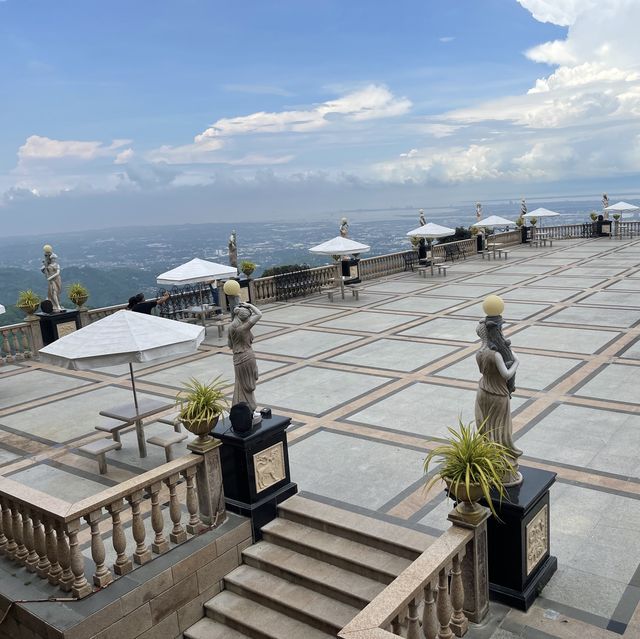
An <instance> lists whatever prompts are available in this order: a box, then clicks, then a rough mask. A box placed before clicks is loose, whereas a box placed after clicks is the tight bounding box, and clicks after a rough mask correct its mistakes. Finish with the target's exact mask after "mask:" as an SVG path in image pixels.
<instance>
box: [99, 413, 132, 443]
mask: <svg viewBox="0 0 640 639" xmlns="http://www.w3.org/2000/svg"><path fill="white" fill-rule="evenodd" d="M129 426H131V422H121V421H117V420H115V419H114V420H112V421H111V422H107V423H106V424H99V425H98V426H94V428H95V429H96V430H101V431H102V432H103V433H109V435H111V438H112V440H113V441H114V442H120V431H121V430H124V429H125V428H128V427H129Z"/></svg>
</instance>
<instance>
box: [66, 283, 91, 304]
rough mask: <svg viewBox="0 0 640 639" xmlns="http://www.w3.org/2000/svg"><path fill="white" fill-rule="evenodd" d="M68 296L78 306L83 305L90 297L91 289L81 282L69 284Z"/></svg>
mask: <svg viewBox="0 0 640 639" xmlns="http://www.w3.org/2000/svg"><path fill="white" fill-rule="evenodd" d="M67 297H68V298H69V299H70V300H71V301H72V302H73V303H74V304H75V305H76V306H77V307H78V308H80V307H82V306H84V305H85V304H86V302H87V300H88V299H89V290H88V289H87V287H86V286H83V285H82V284H80V282H74V283H73V284H69V287H68V288H67Z"/></svg>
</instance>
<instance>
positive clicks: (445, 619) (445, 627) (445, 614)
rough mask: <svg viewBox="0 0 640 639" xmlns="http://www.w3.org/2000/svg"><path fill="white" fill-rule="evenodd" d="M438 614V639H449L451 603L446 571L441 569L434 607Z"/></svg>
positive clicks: (450, 635) (451, 634) (451, 633)
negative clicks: (436, 601) (436, 600)
mask: <svg viewBox="0 0 640 639" xmlns="http://www.w3.org/2000/svg"><path fill="white" fill-rule="evenodd" d="M436 612H437V614H438V625H439V626H440V628H439V630H438V639H451V637H453V632H451V628H450V627H449V623H450V622H451V601H450V599H449V580H448V578H447V570H446V568H443V569H442V570H441V571H440V574H439V575H438V603H437V605H436Z"/></svg>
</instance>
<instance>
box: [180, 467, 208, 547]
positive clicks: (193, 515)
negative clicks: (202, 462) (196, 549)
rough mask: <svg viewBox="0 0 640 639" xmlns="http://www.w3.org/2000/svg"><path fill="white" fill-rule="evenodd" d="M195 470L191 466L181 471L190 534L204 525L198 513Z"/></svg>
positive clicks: (195, 532) (197, 531) (198, 530)
mask: <svg viewBox="0 0 640 639" xmlns="http://www.w3.org/2000/svg"><path fill="white" fill-rule="evenodd" d="M196 472H197V470H196V469H195V468H193V466H192V467H190V468H187V469H185V470H183V471H182V476H183V477H184V478H185V480H186V482H187V511H188V512H189V522H188V523H187V532H188V533H189V534H190V535H197V534H198V533H199V532H200V531H201V530H202V529H203V528H204V527H205V526H204V525H203V523H202V521H200V515H199V513H198V494H197V491H196V486H195V482H196Z"/></svg>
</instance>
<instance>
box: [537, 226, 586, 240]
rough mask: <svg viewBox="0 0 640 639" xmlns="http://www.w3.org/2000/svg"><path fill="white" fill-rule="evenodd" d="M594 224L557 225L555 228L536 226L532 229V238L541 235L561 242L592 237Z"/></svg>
mask: <svg viewBox="0 0 640 639" xmlns="http://www.w3.org/2000/svg"><path fill="white" fill-rule="evenodd" d="M593 227H594V223H593V222H586V223H584V224H559V225H557V226H546V225H545V226H542V227H540V226H536V227H534V229H533V237H534V238H535V236H536V235H538V234H539V233H542V234H544V235H546V237H550V238H551V239H554V240H556V239H557V240H563V239H568V238H572V237H592V235H594V231H593Z"/></svg>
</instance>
